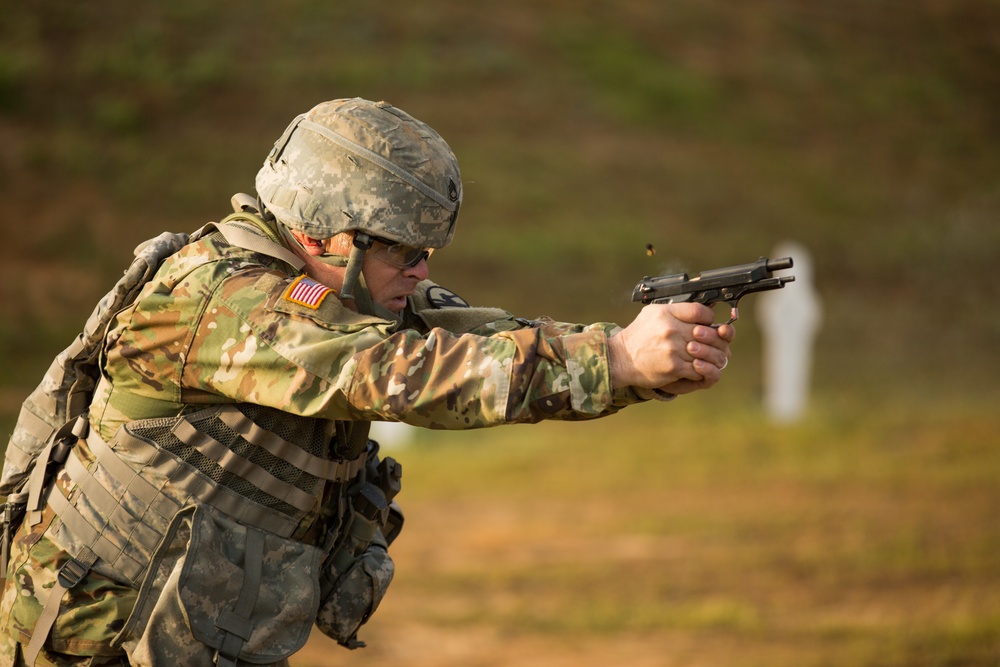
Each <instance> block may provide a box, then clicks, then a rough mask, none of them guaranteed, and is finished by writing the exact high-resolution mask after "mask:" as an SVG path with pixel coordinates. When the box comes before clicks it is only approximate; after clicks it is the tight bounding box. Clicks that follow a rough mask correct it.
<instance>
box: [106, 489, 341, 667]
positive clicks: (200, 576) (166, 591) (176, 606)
mask: <svg viewBox="0 0 1000 667" xmlns="http://www.w3.org/2000/svg"><path fill="white" fill-rule="evenodd" d="M322 557H323V552H322V550H321V549H319V548H317V547H314V546H311V545H308V544H304V543H302V542H296V541H294V540H287V539H284V538H281V537H278V536H277V535H274V534H273V533H268V532H266V531H262V530H258V529H256V528H252V527H249V526H245V525H242V524H240V523H237V522H236V521H233V520H232V519H230V518H229V517H227V516H226V515H224V514H222V513H221V512H219V511H217V510H215V509H213V508H211V507H209V506H206V505H197V506H189V507H187V508H185V509H183V510H181V511H180V512H178V514H177V515H176V516H175V517H174V520H173V521H172V523H171V526H170V528H169V529H168V531H167V534H166V535H165V536H164V538H163V541H162V542H161V544H160V546H159V548H158V549H157V553H156V554H154V556H153V560H152V563H151V564H150V568H149V571H148V572H147V574H146V578H145V580H144V581H143V584H142V586H141V588H140V589H139V597H138V600H137V602H136V605H135V609H134V610H133V612H132V614H131V616H130V617H129V619H128V620H127V621H126V623H125V626H124V628H123V629H122V631H121V633H120V634H119V635H118V637H116V638H115V645H120V646H122V647H124V648H125V650H126V652H127V653H128V655H129V657H130V658H131V659H132V660H133V661H134V662H135V663H137V664H143V665H153V666H155V665H169V666H170V667H175V666H176V665H179V664H180V665H211V664H218V665H220V666H225V665H235V664H236V661H237V660H239V661H240V662H248V663H251V664H269V663H275V662H280V661H282V660H284V659H286V658H287V657H288V656H290V655H292V654H293V653H295V652H296V651H297V650H299V649H300V648H302V646H303V645H304V644H305V643H306V640H307V639H308V637H309V631H310V630H311V628H312V625H313V621H314V619H315V618H316V612H317V609H318V608H319V583H318V580H319V565H320V560H321V559H322ZM192 636H193V637H194V638H195V639H197V640H198V641H191V637H192Z"/></svg>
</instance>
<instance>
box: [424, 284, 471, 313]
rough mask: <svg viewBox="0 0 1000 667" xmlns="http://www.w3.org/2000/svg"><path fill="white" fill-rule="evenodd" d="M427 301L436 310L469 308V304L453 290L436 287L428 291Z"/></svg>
mask: <svg viewBox="0 0 1000 667" xmlns="http://www.w3.org/2000/svg"><path fill="white" fill-rule="evenodd" d="M427 301H428V303H430V304H431V306H433V307H434V308H468V307H469V302H468V301H466V300H465V299H463V298H462V297H460V296H459V295H457V294H455V293H454V292H452V291H451V290H448V289H445V288H443V287H441V286H440V285H435V286H434V287H431V288H430V289H429V290H427Z"/></svg>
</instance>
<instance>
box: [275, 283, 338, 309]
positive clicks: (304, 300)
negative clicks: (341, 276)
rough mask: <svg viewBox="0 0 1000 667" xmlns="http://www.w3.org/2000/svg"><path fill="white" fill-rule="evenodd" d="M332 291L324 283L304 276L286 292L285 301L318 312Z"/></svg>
mask: <svg viewBox="0 0 1000 667" xmlns="http://www.w3.org/2000/svg"><path fill="white" fill-rule="evenodd" d="M332 291H333V290H332V289H330V288H329V287H327V286H326V285H324V284H323V283H318V282H316V281H315V280H313V279H312V278H310V277H309V276H307V275H305V274H302V275H301V276H299V277H298V278H296V279H295V280H293V281H292V284H291V285H289V286H288V289H286V290H285V295H284V299H285V301H291V302H292V303H297V304H299V305H300V306H305V307H306V308H312V309H313V310H316V309H318V308H319V306H320V304H321V303H323V299H325V298H326V295H327V294H329V293H330V292H332Z"/></svg>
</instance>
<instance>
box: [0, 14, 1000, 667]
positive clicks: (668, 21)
mask: <svg viewBox="0 0 1000 667" xmlns="http://www.w3.org/2000/svg"><path fill="white" fill-rule="evenodd" d="M7 5H9V6H7ZM0 8H2V9H3V10H4V11H3V12H2V14H3V17H4V18H3V20H2V21H0V201H2V202H3V215H2V217H0V229H2V231H3V243H2V244H0V360H2V363H0V428H2V430H4V431H9V430H10V428H11V426H12V425H13V422H14V419H15V417H16V415H17V411H18V408H19V405H20V402H21V400H23V398H24V396H25V395H26V394H27V393H28V392H29V391H30V390H31V388H32V387H33V386H34V384H35V383H36V382H37V381H38V379H39V377H40V375H41V374H42V373H43V372H44V369H45V368H46V367H47V365H48V363H49V361H50V360H51V358H52V356H53V355H54V354H55V353H56V352H58V351H59V350H60V349H62V347H64V346H65V345H66V344H67V343H68V342H69V340H70V339H71V338H72V337H73V336H74V335H75V334H76V332H77V330H78V329H79V327H80V326H81V324H82V322H83V319H84V318H85V316H86V314H87V313H88V312H89V311H90V310H91V308H92V307H93V304H94V303H95V302H96V300H97V299H98V298H99V297H100V295H101V294H103V293H104V291H105V290H106V289H107V286H108V285H109V283H110V282H112V281H113V280H114V279H115V277H116V276H117V275H119V272H120V271H121V269H122V268H123V265H124V264H125V262H127V260H128V257H129V256H130V252H131V250H132V248H133V247H134V246H135V245H136V244H137V243H139V242H140V241H141V240H143V239H146V238H149V237H151V236H153V235H155V234H157V233H159V232H160V231H163V230H164V229H169V230H171V231H191V230H193V229H196V228H197V227H199V226H201V225H202V224H203V223H204V222H206V221H208V220H212V219H219V218H220V217H221V216H223V215H225V213H226V212H227V206H228V198H229V196H230V194H232V193H233V192H236V191H249V190H250V189H251V187H252V181H253V175H254V174H255V173H256V171H257V169H258V167H259V164H260V162H261V161H262V160H263V157H264V155H265V154H266V152H267V151H268V149H269V148H270V145H271V142H273V141H274V139H276V138H277V136H278V135H279V134H280V132H281V130H282V129H283V128H284V127H285V124H286V123H287V122H288V121H289V119H290V118H291V117H292V116H294V115H295V114H297V113H300V112H302V111H304V110H306V109H308V108H309V107H310V106H312V105H313V104H315V103H316V102H318V101H320V100H324V99H329V98H332V97H341V96H354V95H358V96H362V97H368V98H372V99H387V100H389V101H391V102H393V103H395V104H397V105H399V106H400V107H402V108H404V109H406V110H407V111H410V112H411V113H413V114H414V115H416V116H418V117H419V118H421V119H423V120H426V121H427V122H429V123H430V124H431V125H433V126H434V127H435V128H437V129H438V130H439V131H440V132H441V133H442V134H443V135H444V136H445V137H446V138H447V139H448V141H449V143H450V144H451V145H452V147H453V148H454V149H455V151H456V153H457V155H458V157H459V159H460V162H461V164H462V172H463V180H464V181H465V201H464V203H463V212H462V222H461V223H460V226H459V227H460V228H459V231H458V234H457V237H456V240H455V243H454V244H453V246H452V247H451V248H449V249H447V250H446V251H444V252H441V253H438V254H436V255H435V256H434V257H433V264H432V270H433V277H434V278H436V279H437V280H439V282H441V283H443V284H446V285H449V286H451V287H453V288H456V289H458V291H459V292H460V293H461V294H462V295H463V296H465V297H466V298H467V299H469V300H470V301H472V302H476V303H480V304H485V305H498V306H502V307H505V308H508V309H510V310H512V311H514V312H516V313H517V314H519V315H524V316H528V317H534V316H538V315H542V314H547V315H550V316H552V317H555V318H557V319H564V320H571V321H595V320H610V321H617V322H626V321H628V319H629V318H631V317H632V316H634V314H635V312H636V309H635V307H634V305H633V304H631V303H629V301H628V297H629V295H630V293H631V289H632V287H633V285H634V284H635V283H636V281H638V280H639V279H640V278H641V277H642V276H643V275H645V274H649V273H658V272H668V271H669V272H673V271H678V270H688V271H699V270H702V269H707V268H712V267H717V266H726V265H730V264H735V263H741V262H745V261H750V260H752V259H755V258H756V257H757V256H759V255H765V254H769V253H770V252H771V250H772V248H773V247H774V246H775V245H776V244H777V243H779V242H781V241H784V240H786V239H791V240H795V241H799V242H801V243H803V244H805V246H806V247H807V248H809V250H810V251H811V253H812V256H813V259H814V261H815V275H816V281H817V289H818V291H819V294H820V297H821V298H822V300H823V310H824V313H823V328H822V331H821V332H820V335H819V337H818V339H817V343H816V358H815V365H814V382H813V386H814V389H815V392H816V394H815V398H814V400H813V403H812V411H811V412H810V415H809V417H808V418H807V420H806V421H804V422H803V423H801V424H798V425H795V426H792V427H785V428H779V427H776V426H774V425H772V424H770V423H768V422H767V421H765V420H764V419H763V417H762V415H761V410H760V408H759V402H760V401H759V396H760V393H761V387H760V384H761V381H760V377H761V372H760V356H761V355H760V347H761V345H760V335H759V333H758V331H757V327H756V321H755V312H754V309H753V305H752V304H748V305H747V307H746V308H745V309H744V318H743V319H742V320H741V322H740V327H739V338H738V340H737V344H736V347H735V354H736V356H735V358H734V361H733V363H732V364H731V365H730V368H729V369H727V371H726V378H725V382H723V383H722V384H721V385H720V386H719V387H718V388H716V389H715V390H713V391H712V392H710V393H709V394H706V395H704V396H693V397H689V398H686V399H684V400H682V401H678V402H676V403H674V404H672V405H667V406H643V407H641V408H637V409H634V410H630V411H627V412H626V413H623V414H621V415H618V416H615V417H613V418H611V419H609V420H604V421H601V422H595V423H593V424H573V425H550V424H549V425H540V426H536V427H513V428H511V429H498V430H495V431H488V432H483V433H473V434H428V433H424V434H421V435H420V436H419V437H418V438H417V440H416V442H415V443H414V444H412V445H410V446H409V447H408V448H406V449H404V450H402V451H400V452H399V457H400V458H401V460H402V461H403V462H404V464H405V468H406V490H405V491H404V495H403V497H402V501H403V502H404V504H405V507H406V510H407V517H408V518H407V521H408V524H407V528H406V531H405V533H404V535H403V537H402V538H401V539H400V542H399V543H398V544H397V545H396V547H395V548H394V551H395V552H396V557H397V561H398V566H399V572H398V578H397V581H396V583H395V584H394V585H393V587H392V589H391V591H390V594H389V597H388V599H387V600H386V602H385V603H384V605H383V608H382V609H381V610H380V612H379V614H378V615H377V616H376V618H375V619H374V620H373V622H372V624H371V627H370V628H368V629H367V631H366V633H365V635H366V637H367V639H369V640H370V642H371V647H370V648H369V649H366V650H365V651H363V652H357V653H352V654H348V653H344V652H340V651H339V649H338V650H337V651H338V652H337V653H335V654H332V655H331V654H330V653H329V650H328V649H329V647H328V646H327V645H325V644H323V643H322V641H321V640H315V641H314V642H313V643H312V644H310V646H309V650H308V651H306V652H304V653H303V654H302V655H301V656H300V657H299V658H298V659H297V662H296V663H295V664H297V665H299V666H300V667H308V666H310V665H317V666H318V665H322V664H353V665H376V664H378V665H382V664H384V665H388V664H406V665H418V666H419V665H508V664H517V665H530V664H537V665H597V664H600V665H618V664H629V665H636V666H643V665H651V666H652V665H711V666H717V665H718V666H723V667H728V666H730V665H733V666H737V667H739V666H742V665H762V666H764V665H767V666H770V665H806V666H809V665H831V666H838V667H839V666H841V665H848V666H853V665H862V666H867V665H871V666H882V665H888V666H891V667H895V666H900V667H901V666H909V665H914V666H923V665H927V666H931V665H934V666H937V665H940V666H945V665H947V666H960V665H962V666H964V665H975V666H979V665H984V666H991V667H997V665H1000V521H998V518H997V517H998V513H1000V479H998V477H1000V435H998V432H1000V430H998V426H1000V423H998V422H1000V417H998V416H997V413H998V410H997V405H998V404H1000V385H998V383H997V377H998V376H1000V356H998V355H997V349H1000V317H998V315H997V311H996V308H995V304H996V303H997V302H998V301H1000V281H998V280H997V278H996V274H997V267H998V265H1000V225H998V224H997V221H998V220H1000V185H998V182H1000V181H998V175H1000V32H998V30H997V26H998V25H1000V5H998V4H997V2H995V0H907V1H904V0H885V1H884V2H878V3H871V2H861V1H860V0H845V1H842V2H838V3H832V4H831V3H827V4H820V3H802V2H800V1H798V0H758V1H757V2H754V3H748V4H745V5H737V4H733V3H727V2H722V1H721V0H708V1H704V0H677V1H676V2H671V3H661V2H654V1H653V0H617V1H616V2H605V1H602V0H579V1H578V2H574V3H569V2H565V1H564V0H551V1H548V2H533V1H528V0H512V1H510V2H505V3H502V4H501V3H489V4H488V5H482V4H469V3H460V2H456V1H455V0H426V1H425V2H421V3H419V4H418V3H401V2H385V3H362V2H358V1H357V0H345V1H343V2H336V3H330V2H321V1H319V0H292V1H290V2H283V3H266V4H265V3H246V2H242V1H238V0H219V1H218V2H211V3H204V2H200V1H198V0H175V1H173V2H170V3H133V4H124V3H118V4H117V5H116V6H113V7H112V6H108V5H106V4H102V5H98V4H94V3H90V4H88V3H79V2H74V1H72V0H44V1H43V2H38V3H27V4H25V3H22V4H19V5H16V6H15V5H14V4H12V3H6V5H5V3H4V0H0ZM647 243H653V244H654V245H655V246H656V248H657V250H658V252H657V254H656V256H655V257H653V258H650V257H647V256H646V254H645V252H644V249H645V246H646V244H647Z"/></svg>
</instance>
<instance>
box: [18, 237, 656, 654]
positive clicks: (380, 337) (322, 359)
mask: <svg viewBox="0 0 1000 667" xmlns="http://www.w3.org/2000/svg"><path fill="white" fill-rule="evenodd" d="M254 224H255V230H254V231H255V232H256V233H258V234H260V235H262V236H264V237H266V238H268V239H269V240H270V241H272V242H274V243H279V244H280V243H281V236H280V233H279V232H278V231H277V229H275V228H274V227H273V226H271V225H269V224H267V223H263V222H261V221H260V220H259V219H256V220H255V222H254ZM376 312H377V314H375V315H363V314H358V313H357V312H355V311H353V310H351V309H349V308H347V307H345V306H344V304H343V303H342V302H341V301H340V300H339V299H338V298H337V295H336V293H335V292H334V291H333V290H330V289H329V288H327V287H325V286H323V285H320V284H318V283H315V282H314V281H312V280H311V279H309V278H308V277H307V276H305V275H300V274H299V273H298V271H296V270H294V269H293V268H292V267H290V266H288V265H286V264H285V263H284V262H282V261H281V260H279V259H275V258H274V257H270V256H267V255H264V254H261V253H259V252H254V251H251V250H247V249H245V248H243V247H239V246H235V245H231V244H230V243H228V242H227V241H226V239H225V238H224V237H223V235H222V234H219V233H212V234H207V235H205V236H204V237H202V238H201V239H199V240H198V241H196V242H193V243H191V244H189V245H187V246H185V247H184V248H182V249H181V250H180V251H179V252H177V253H176V254H174V255H172V256H171V257H169V258H168V259H167V260H166V261H165V262H164V263H163V265H162V266H161V267H160V269H159V271H158V272H157V274H156V276H155V277H154V279H153V280H152V281H151V282H149V283H148V284H146V286H145V287H144V288H143V289H142V291H141V293H140V294H139V297H138V298H137V300H136V301H135V303H134V304H133V305H132V306H131V307H129V308H127V309H126V310H124V311H123V312H121V313H120V314H119V315H118V316H117V317H116V319H115V320H114V321H113V324H112V326H111V328H110V329H109V331H108V333H107V336H106V339H105V349H104V359H103V363H102V372H103V376H102V378H101V380H100V382H99V383H98V386H97V389H96V392H95V396H94V399H93V401H92V404H91V408H90V429H91V432H92V434H94V435H95V436H96V437H98V438H99V440H98V442H102V441H103V442H105V443H106V442H111V443H112V445H111V447H112V448H114V447H115V446H116V445H115V444H114V442H115V440H116V436H117V437H120V436H121V435H122V434H123V433H124V431H123V427H125V426H129V427H130V428H132V427H136V426H137V425H140V424H142V425H145V424H157V423H160V422H161V421H163V420H176V419H177V418H178V415H188V414H192V413H194V414H201V413H200V412H198V411H199V410H203V409H204V408H207V407H211V406H219V405H231V406H238V407H239V408H240V409H241V410H242V413H241V414H243V415H250V418H249V421H250V422H254V420H256V421H260V420H261V419H268V418H269V415H270V416H271V417H273V415H275V414H278V415H284V418H286V419H291V420H292V422H294V421H295V420H296V419H298V420H299V423H300V424H302V425H304V426H303V427H302V429H299V430H303V429H304V432H313V431H317V432H322V433H325V434H327V435H328V436H329V435H330V434H337V433H341V432H343V428H342V427H340V429H339V430H338V428H337V427H336V426H337V425H344V424H346V425H348V426H349V425H350V424H351V423H356V422H366V421H376V420H392V421H402V422H406V423H409V424H412V425H415V426H422V427H427V428H432V429H471V428H481V427H487V426H494V425H499V424H505V423H516V422H535V421H539V420H541V419H564V420H570V419H587V418H594V417H600V416H604V415H607V414H610V413H613V412H615V411H617V410H618V409H620V408H621V407H623V406H625V405H628V404H631V403H635V402H638V401H639V400H642V399H641V398H639V397H638V396H637V395H636V394H635V393H634V392H633V391H632V390H631V389H628V388H625V389H619V390H618V391H615V392H613V391H612V388H611V384H610V373H609V366H608V355H607V339H608V337H609V336H610V335H611V334H612V333H614V331H615V329H616V327H615V325H612V324H595V325H590V326H584V325H573V324H562V323H556V322H552V321H548V320H545V321H533V322H529V321H526V320H521V319H517V318H514V317H513V316H511V315H510V314H508V313H506V312H504V311H501V310H496V309H475V308H469V307H468V306H467V304H465V303H464V302H463V301H462V300H461V299H460V298H458V297H457V296H456V295H454V294H453V293H451V292H449V291H447V290H445V289H443V288H441V287H439V286H437V285H434V284H433V283H430V282H429V281H425V282H424V283H421V284H420V285H419V286H418V290H417V292H416V293H415V294H414V296H413V297H412V298H411V300H410V304H409V306H408V308H407V309H406V311H405V312H404V313H403V314H402V316H401V317H396V316H394V315H392V314H391V313H388V312H387V311H386V312H380V311H376ZM255 410H256V411H255ZM272 421H275V420H274V419H272ZM278 421H280V419H279V420H278ZM169 423H171V424H173V423H174V422H173V421H170V422H169ZM256 426H258V424H255V423H250V425H249V427H250V428H255V427H256ZM286 430H287V429H286ZM140 436H141V434H140ZM289 437H291V436H289ZM310 437H311V436H310ZM133 439H135V438H133ZM139 439H140V440H141V437H139ZM292 440H293V441H294V437H292ZM336 440H337V438H336V437H333V441H334V442H333V446H332V448H331V449H330V450H329V451H325V452H324V451H318V450H317V451H313V452H311V453H310V454H309V457H311V458H313V459H318V458H323V457H327V458H336V457H337V455H338V452H337V450H336V444H337V443H336ZM87 442H89V441H87ZM154 442H156V443H157V446H160V447H162V446H163V445H162V442H161V441H159V440H154ZM341 444H342V443H341ZM77 449H78V450H79V451H78V453H77V455H78V456H79V458H80V460H81V461H82V463H83V465H84V467H88V466H90V467H93V466H92V465H91V464H92V463H93V461H94V458H95V456H96V454H95V453H94V452H93V451H91V448H90V447H88V446H87V443H86V442H84V441H81V444H80V445H79V446H78V447H77ZM307 458H308V457H307ZM272 472H273V473H274V475H278V476H280V475H279V473H278V472H277V471H273V470H272V471H271V472H268V473H266V474H267V475H271V473H272ZM299 476H300V477H301V475H299ZM154 481H155V480H154ZM216 481H217V482H219V483H222V484H225V483H226V482H225V480H224V479H223V480H221V481H220V480H216ZM278 482H283V483H285V484H286V485H293V486H294V485H300V480H299V479H297V478H296V479H291V478H287V479H284V478H283V479H282V480H278ZM272 484H275V482H272ZM56 487H57V488H56V489H55V490H54V491H53V492H52V493H53V494H56V493H58V494H61V495H62V496H65V497H66V498H68V499H70V501H72V499H74V498H75V497H76V495H77V494H78V493H79V492H78V491H76V490H75V484H74V482H73V481H72V480H70V479H69V477H68V476H67V475H66V474H65V473H60V475H59V478H58V480H57V485H56ZM319 488H320V490H318V491H315V492H313V495H312V496H309V495H308V494H307V495H306V496H305V497H304V500H303V504H302V505H301V506H300V508H299V511H297V513H290V515H291V516H293V517H294V519H295V522H297V525H295V526H294V528H291V527H290V528H289V529H288V530H287V531H285V533H286V534H285V535H284V537H291V538H293V539H295V540H299V541H301V542H303V543H306V544H312V545H316V546H318V547H322V546H323V545H322V539H323V537H322V531H321V530H318V529H317V526H318V525H319V524H321V523H322V522H323V519H324V517H325V516H327V515H329V514H330V512H336V511H337V510H335V509H334V510H330V509H329V508H328V507H324V503H328V502H329V493H327V494H326V495H324V492H323V491H322V484H320V485H319ZM310 498H312V499H310ZM324 498H325V499H326V500H323V499H324ZM60 502H62V501H60ZM178 514H181V512H178ZM199 516H200V515H199ZM167 518H169V517H167ZM164 521H165V520H164ZM205 521H207V520H203V523H204V522H205ZM50 522H51V525H50ZM195 523H196V522H194V521H192V522H191V523H190V525H194V524H195ZM209 523H210V522H209ZM59 524H60V521H59V518H58V517H55V518H54V517H53V516H52V512H51V511H49V512H47V514H46V520H45V521H44V522H43V523H41V524H38V525H35V526H33V527H30V528H29V527H26V528H24V529H22V533H19V539H18V540H16V541H15V545H14V549H13V551H12V572H13V573H14V585H10V583H8V586H7V590H6V591H5V595H4V604H3V612H4V618H2V619H0V623H4V624H5V625H6V626H7V628H8V632H9V634H10V638H11V639H12V640H14V641H17V642H21V643H26V642H27V641H28V639H29V638H30V635H31V630H32V628H33V627H34V622H35V620H36V619H37V617H38V615H39V614H40V613H41V609H42V607H43V606H44V605H43V601H42V600H41V598H42V597H44V595H41V594H40V591H42V590H43V589H46V588H48V587H50V586H51V585H52V582H53V581H54V580H55V573H56V571H57V570H58V569H59V567H60V566H62V564H63V563H64V562H65V561H66V560H67V558H68V557H67V555H66V553H65V551H64V550H63V547H64V544H63V542H64V537H65V534H66V533H65V527H60V525H59ZM170 525H171V526H173V523H171V524H170ZM60 530H62V531H63V532H59V531H60ZM164 531H167V532H168V534H169V530H168V528H167V527H166V525H164ZM149 557H150V556H149V554H145V555H140V556H138V557H137V560H138V562H139V563H140V564H145V563H146V562H147V560H148V559H149ZM153 560H154V563H155V562H156V559H155V557H154V559H153ZM142 567H145V565H142ZM117 572H118V570H115V569H113V568H112V569H111V570H102V569H101V568H100V567H98V568H95V570H94V571H91V572H90V574H89V575H88V576H87V577H86V578H85V579H84V580H83V581H82V582H80V583H79V584H78V585H76V586H74V587H71V588H70V590H68V591H67V592H66V594H65V595H64V597H63V598H62V605H61V611H60V614H59V617H58V618H57V619H56V621H55V624H54V625H53V627H52V631H51V635H50V640H49V646H51V647H52V648H53V650H55V651H58V652H64V653H70V654H80V655H113V654H114V653H115V651H116V650H117V649H116V648H115V647H113V646H112V640H113V638H114V637H115V636H116V635H117V634H118V633H119V631H120V630H121V629H122V626H123V625H124V624H125V617H126V616H127V615H128V614H129V612H130V611H131V608H132V606H133V605H134V604H135V600H136V592H137V591H136V589H137V588H139V586H138V584H139V582H140V581H141V580H140V579H139V578H138V575H137V576H136V577H135V578H134V579H131V578H129V577H125V579H126V581H127V583H122V581H121V580H122V577H119V576H116V573H117ZM195 633H196V634H197V628H195Z"/></svg>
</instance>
